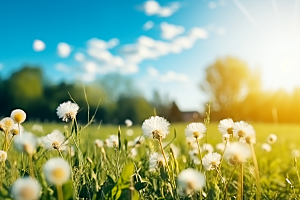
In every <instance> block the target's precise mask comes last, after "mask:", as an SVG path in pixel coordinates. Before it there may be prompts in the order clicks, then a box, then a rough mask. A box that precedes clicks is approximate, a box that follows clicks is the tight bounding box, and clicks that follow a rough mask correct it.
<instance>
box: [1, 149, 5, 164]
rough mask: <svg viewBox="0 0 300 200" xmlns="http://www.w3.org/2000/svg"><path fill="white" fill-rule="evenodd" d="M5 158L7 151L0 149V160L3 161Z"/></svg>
mask: <svg viewBox="0 0 300 200" xmlns="http://www.w3.org/2000/svg"><path fill="white" fill-rule="evenodd" d="M6 159H7V153H6V151H2V150H0V162H4V161H6Z"/></svg>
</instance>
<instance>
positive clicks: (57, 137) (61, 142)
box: [44, 130, 68, 150]
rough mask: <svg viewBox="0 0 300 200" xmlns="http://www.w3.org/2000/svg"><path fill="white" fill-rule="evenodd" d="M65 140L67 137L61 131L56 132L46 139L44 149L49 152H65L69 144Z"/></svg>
mask: <svg viewBox="0 0 300 200" xmlns="http://www.w3.org/2000/svg"><path fill="white" fill-rule="evenodd" d="M65 139H66V138H65V136H64V135H63V134H62V133H61V132H60V131H59V130H54V131H53V132H52V133H50V134H48V135H47V136H46V137H45V138H44V147H45V148H46V149H49V150H53V149H54V150H65V149H66V145H67V144H68V141H66V142H65Z"/></svg>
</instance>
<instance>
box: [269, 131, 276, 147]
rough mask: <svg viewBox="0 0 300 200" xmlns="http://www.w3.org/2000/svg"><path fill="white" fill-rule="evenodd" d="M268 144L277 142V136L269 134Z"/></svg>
mask: <svg viewBox="0 0 300 200" xmlns="http://www.w3.org/2000/svg"><path fill="white" fill-rule="evenodd" d="M267 141H268V143H269V144H273V143H275V142H276V141H277V136H276V135H275V134H273V133H272V134H270V135H269V136H268V139H267Z"/></svg>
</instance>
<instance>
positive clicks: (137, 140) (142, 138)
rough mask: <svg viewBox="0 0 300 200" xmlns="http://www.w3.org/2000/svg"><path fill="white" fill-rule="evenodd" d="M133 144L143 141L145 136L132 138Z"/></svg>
mask: <svg viewBox="0 0 300 200" xmlns="http://www.w3.org/2000/svg"><path fill="white" fill-rule="evenodd" d="M133 142H134V145H139V144H142V143H144V142H145V138H144V137H143V136H138V137H136V138H134V140H133Z"/></svg>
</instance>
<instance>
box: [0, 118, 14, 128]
mask: <svg viewBox="0 0 300 200" xmlns="http://www.w3.org/2000/svg"><path fill="white" fill-rule="evenodd" d="M14 124H15V123H14V121H13V120H12V119H11V118H10V117H4V118H3V119H2V120H1V121H0V131H3V132H9V131H10V129H11V128H12V127H13V125H14Z"/></svg>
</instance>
